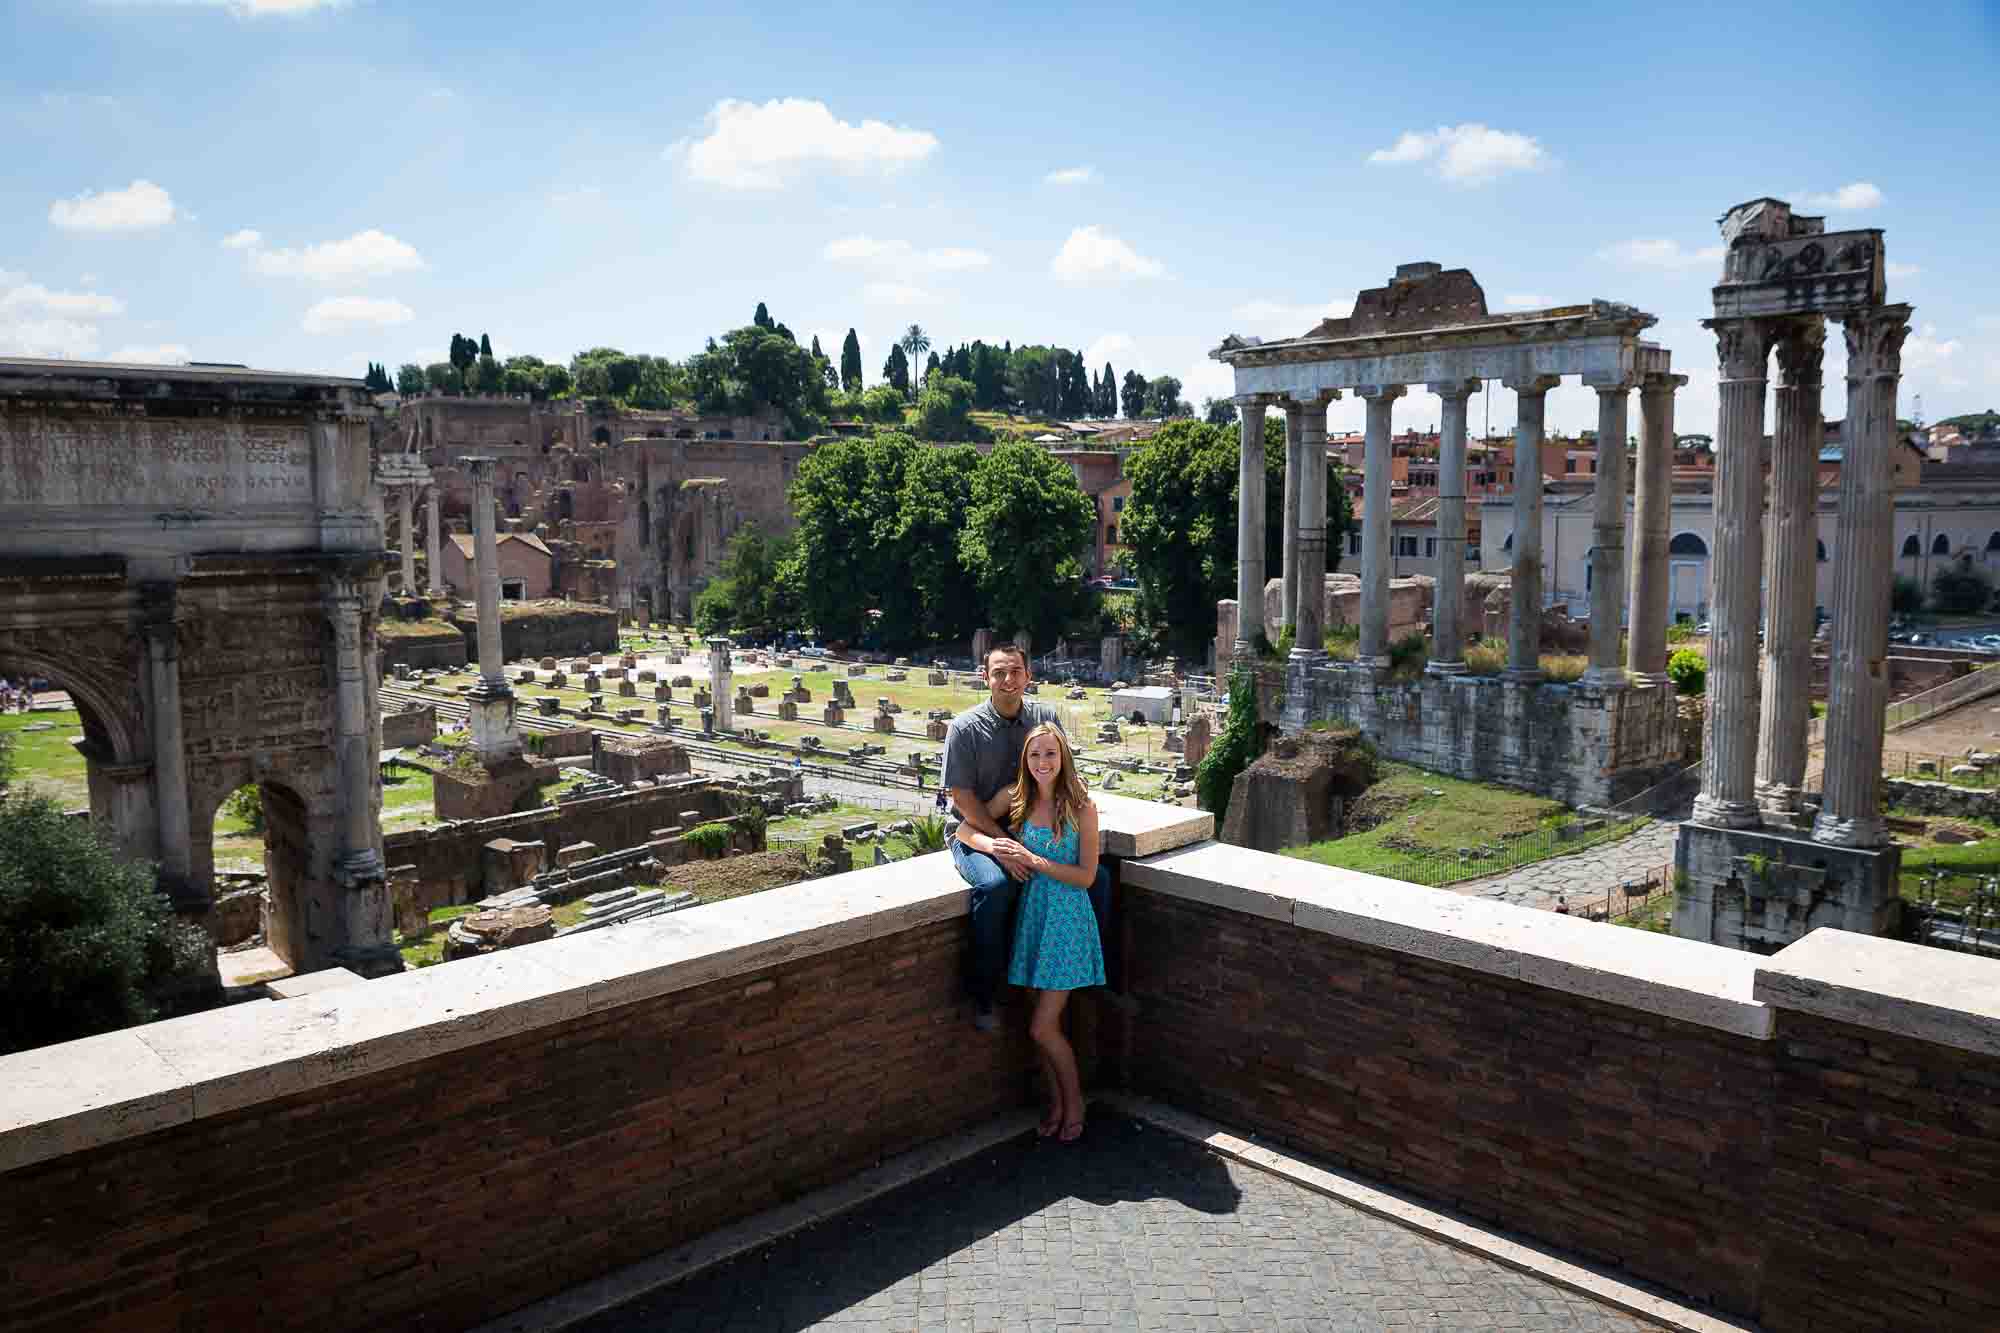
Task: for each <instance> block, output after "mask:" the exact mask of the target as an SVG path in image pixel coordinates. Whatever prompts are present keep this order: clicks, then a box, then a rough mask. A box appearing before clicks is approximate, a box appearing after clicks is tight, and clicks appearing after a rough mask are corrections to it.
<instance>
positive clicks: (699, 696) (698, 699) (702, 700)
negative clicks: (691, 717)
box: [694, 685, 715, 708]
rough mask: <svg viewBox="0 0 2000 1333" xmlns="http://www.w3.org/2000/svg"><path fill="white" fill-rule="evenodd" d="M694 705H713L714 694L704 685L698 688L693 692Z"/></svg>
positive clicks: (697, 706) (701, 706) (702, 706)
mask: <svg viewBox="0 0 2000 1333" xmlns="http://www.w3.org/2000/svg"><path fill="white" fill-rule="evenodd" d="M694 706H695V707H696V708H713V707H715V696H714V695H712V694H710V693H709V692H708V687H707V686H706V685H704V686H702V687H701V688H700V689H698V690H696V691H695V692H694Z"/></svg>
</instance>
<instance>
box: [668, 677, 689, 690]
mask: <svg viewBox="0 0 2000 1333" xmlns="http://www.w3.org/2000/svg"><path fill="white" fill-rule="evenodd" d="M693 684H694V677H693V676H675V677H674V679H673V686H674V688H675V689H677V690H685V689H688V688H689V687H691V686H692V685H693Z"/></svg>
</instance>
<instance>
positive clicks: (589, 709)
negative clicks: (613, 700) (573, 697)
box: [583, 694, 604, 713]
mask: <svg viewBox="0 0 2000 1333" xmlns="http://www.w3.org/2000/svg"><path fill="white" fill-rule="evenodd" d="M583 711H584V712H586V713H601V712H603V711H604V696H603V695H602V694H592V695H591V696H590V699H589V702H588V703H586V704H585V705H584V707H583Z"/></svg>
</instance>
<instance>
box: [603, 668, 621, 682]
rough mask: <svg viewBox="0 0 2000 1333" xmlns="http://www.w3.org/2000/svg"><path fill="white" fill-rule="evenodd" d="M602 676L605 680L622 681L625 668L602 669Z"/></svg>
mask: <svg viewBox="0 0 2000 1333" xmlns="http://www.w3.org/2000/svg"><path fill="white" fill-rule="evenodd" d="M603 675H604V678H605V679H606V680H623V679H625V668H624V667H606V668H604V672H603Z"/></svg>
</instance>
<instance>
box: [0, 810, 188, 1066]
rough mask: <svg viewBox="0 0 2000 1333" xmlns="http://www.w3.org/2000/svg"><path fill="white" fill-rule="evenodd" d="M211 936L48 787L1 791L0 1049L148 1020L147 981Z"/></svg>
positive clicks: (163, 975) (147, 870) (151, 1009)
mask: <svg viewBox="0 0 2000 1333" xmlns="http://www.w3.org/2000/svg"><path fill="white" fill-rule="evenodd" d="M207 944H208V940H207V937H206V936H205V935H203V934H202V933H201V932H200V931H199V930H193V929H192V928H190V927H185V926H181V925H179V924H178V923H176V922H175V920H174V917H173V913H172V911H171V909H170V908H169V907H168V905H167V902H166V900H165V899H164V898H163V897H161V895H160V894H159V892H158V890H157V889H155V887H154V884H153V871H152V868H151V867H150V866H147V865H144V864H141V863H137V862H132V861H127V860H125V859H124V858H123V856H122V855H121V854H120V853H119V851H118V849H117V848H116V847H114V846H113V845H112V844H111V842H110V841H109V839H107V838H106V837H105V836H104V835H103V834H102V832H100V830H99V829H98V828H97V826H96V825H94V824H91V823H90V822H88V821H86V820H76V819H71V818H70V817H69V816H68V815H66V814H64V813H63V811H62V807H61V806H59V805H57V804H56V802H55V801H53V800H51V799H49V798H48V797H45V796H40V795H36V794H33V793H28V794H19V795H12V796H8V797H6V798H5V799H4V800H0V1055H5V1054H8V1053H10V1052H13V1051H22V1050H27V1049H29V1048H31V1047H35V1046H45V1045H48V1044H49V1043H51V1042H58V1041H73V1040H75V1039H76V1038H78V1037H87V1036H90V1035H92V1034H93V1033H98V1032H108V1031H111V1030H112V1029H114V1028H121V1027H126V1026H129V1025H131V1024H133V1023H143V1022H146V1021H147V1020H149V1019H151V1018H153V1017H154V1016H155V1013H156V1012H157V1009H156V1005H155V1004H154V1002H153V1000H152V999H151V998H149V996H148V993H147V992H148V991H149V989H151V988H153V987H154V986H156V985H157V984H158V983H160V982H162V981H164V980H166V979H167V978H168V977H170V976H172V975H173V974H174V973H175V972H177V971H182V970H187V969H191V968H195V967H198V966H200V965H201V962H202V955H203V953H205V951H206V948H207Z"/></svg>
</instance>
